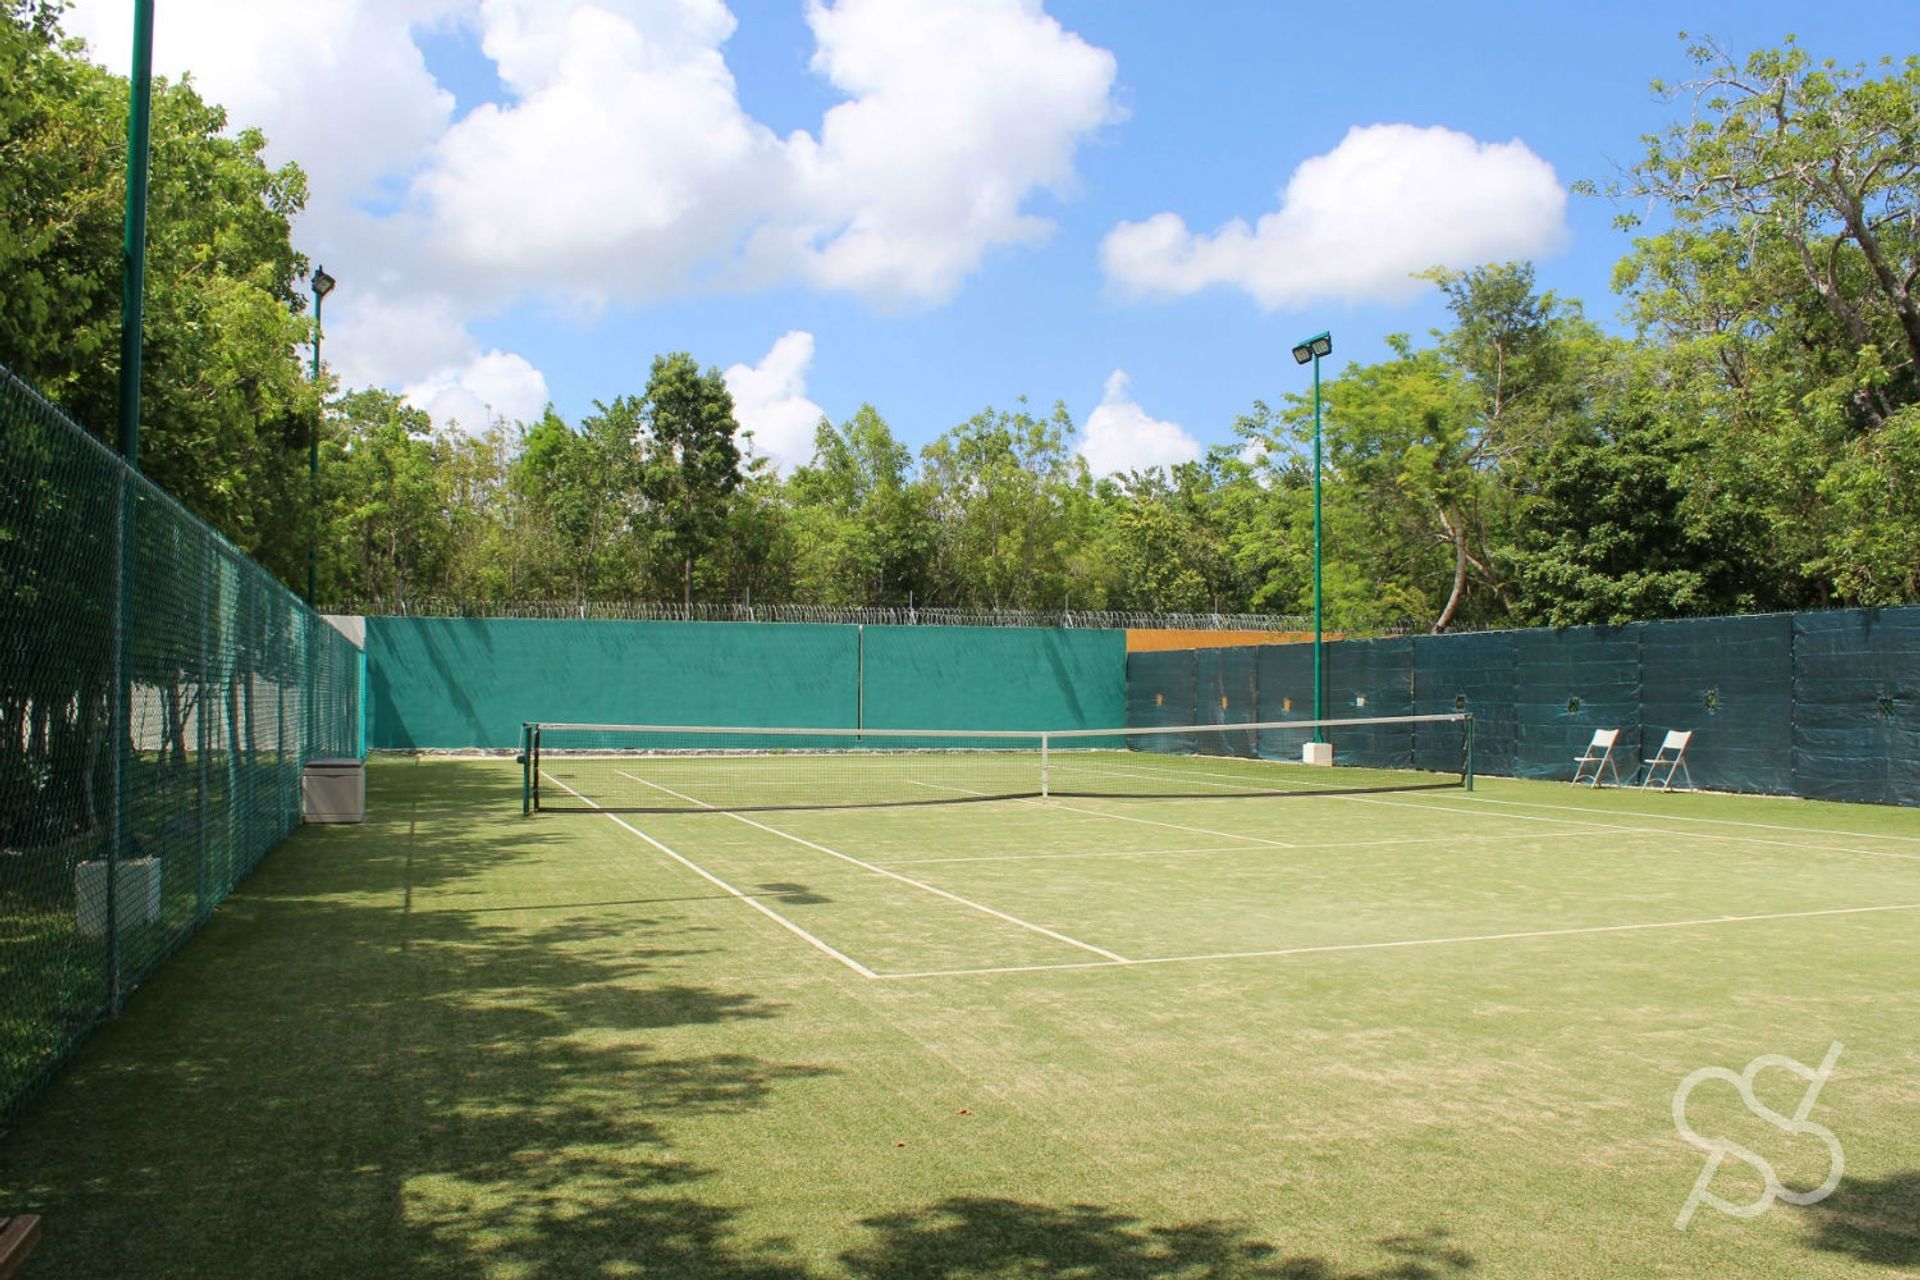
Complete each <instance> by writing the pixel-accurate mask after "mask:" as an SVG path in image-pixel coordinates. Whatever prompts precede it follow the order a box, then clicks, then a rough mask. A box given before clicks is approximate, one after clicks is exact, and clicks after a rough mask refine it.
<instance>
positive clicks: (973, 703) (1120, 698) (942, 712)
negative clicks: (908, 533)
mask: <svg viewBox="0 0 1920 1280" xmlns="http://www.w3.org/2000/svg"><path fill="white" fill-rule="evenodd" d="M1126 650H1127V639H1126V633H1125V632H1124V631H1091V630H1071V631H1069V630H1042V629H1037V628H1016V627H1004V628H1002V627H852V626H827V625H818V626H815V625H807V624H798V623H754V622H600V621H586V620H552V619H517V618H516V619H509V618H368V619H367V666H368V683H369V686H370V689H371V693H372V697H371V699H370V706H369V713H370V717H371V718H370V722H369V725H368V745H369V746H370V747H372V748H374V749H375V750H395V749H402V750H404V749H410V748H425V749H459V748H472V747H483V748H511V747H515V746H518V745H519V741H520V726H521V724H522V723H523V722H524V721H529V720H542V721H550V722H551V721H559V722H572V723H588V724H680V725H745V726H779V725H785V726H793V727H797V728H816V727H823V728H832V727H852V726H855V725H858V724H864V725H865V726H866V727H869V728H876V729H879V728H891V729H1110V728H1113V727H1115V726H1117V725H1121V724H1124V723H1125V722H1126V664H1127V652H1126Z"/></svg>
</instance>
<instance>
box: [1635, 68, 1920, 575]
mask: <svg viewBox="0 0 1920 1280" xmlns="http://www.w3.org/2000/svg"><path fill="white" fill-rule="evenodd" d="M1688 52H1689V55H1690V57H1691V58H1692V60H1693V61H1694V64H1695V67H1696V68H1697V74H1696V78H1694V79H1692V80H1690V81H1689V82H1687V83H1685V84H1682V85H1679V86H1677V87H1676V88H1675V90H1674V91H1673V94H1674V96H1676V97H1683V98H1686V99H1687V100H1688V101H1689V106H1690V111H1689V114H1688V119H1687V120H1686V121H1685V122H1684V123H1681V124H1677V125H1675V126H1674V127H1672V128H1671V129H1669V130H1668V131H1666V132H1665V133H1664V134H1661V135H1658V136H1655V137H1650V138H1648V139H1646V144H1647V153H1646V157H1645V158H1644V159H1643V160H1642V161H1641V163H1640V164H1638V165H1637V166H1635V167H1634V168H1633V169H1632V170H1631V171H1630V172H1628V173H1627V174H1626V175H1624V176H1623V177H1622V178H1621V179H1620V180H1619V181H1617V182H1616V183H1614V184H1613V185H1612V186H1611V188H1610V190H1611V191H1612V192H1613V193H1614V194H1616V195H1619V196H1622V197H1629V198H1633V199H1635V200H1637V201H1641V202H1652V203H1653V205H1654V206H1655V207H1656V208H1658V209H1660V210H1662V211H1664V212H1665V213H1667V214H1668V215H1669V216H1670V218H1671V220H1672V225H1671V226H1670V227H1669V228H1668V229H1666V230H1664V231H1662V232H1661V233H1660V234H1657V235H1648V236H1643V237H1642V238H1641V239H1639V240H1638V241H1636V243H1635V246H1634V251H1633V253H1632V254H1631V255H1630V256H1629V257H1628V258H1627V259H1626V260H1625V261H1624V262H1622V263H1621V265H1620V267H1619V269H1618V270H1617V272H1616V283H1617V285H1618V287H1619V288H1620V289H1621V290H1622V291H1623V292H1625V293H1626V294H1627V295H1628V297H1629V300H1630V302H1631V304H1632V315H1633V317H1634V318H1635V320H1636V321H1637V322H1638V324H1639V326H1640V331H1641V333H1642V335H1643V337H1644V338H1646V339H1648V340H1650V341H1651V343H1652V344H1653V345H1654V346H1655V347H1656V349H1657V350H1659V351H1660V353H1661V355H1662V359H1663V361H1664V363H1665V364H1666V366H1667V380H1668V384H1669V386H1670V388H1671V398H1672V401H1673V410H1674V412H1676V413H1677V414H1679V415H1681V416H1682V417H1685V418H1690V419H1693V420H1695V421H1698V422H1701V423H1706V424H1712V426H1713V428H1714V430H1715V433H1716V440H1715V452H1716V454H1720V455H1723V457H1722V458H1721V459H1719V460H1718V461H1717V463H1716V465H1717V466H1718V467H1720V468H1721V469H1723V470H1734V471H1737V472H1739V473H1740V474H1741V475H1742V476H1743V477H1744V478H1745V483H1746V484H1748V485H1751V486H1752V487H1754V488H1757V489H1759V490H1761V491H1763V492H1765V493H1767V494H1769V495H1770V498H1771V500H1770V502H1769V504H1768V507H1769V510H1768V517H1769V520H1770V522H1771V527H1772V540H1771V541H1772V550H1771V551H1770V552H1769V553H1768V554H1767V558H1768V560H1769V561H1770V563H1769V565H1768V566H1767V568H1768V571H1769V573H1770V576H1771V577H1773V578H1775V579H1777V580H1779V581H1782V582H1785V583H1788V584H1791V585H1792V586H1793V587H1794V596H1793V602H1794V603H1813V602H1821V601H1825V600H1828V599H1832V598H1835V597H1838V598H1839V599H1842V600H1859V601H1864V600H1868V599H1873V600H1876V601H1884V600H1886V599H1889V598H1899V599H1912V598H1915V597H1914V595H1913V593H1912V590H1911V588H1907V587H1903V586H1901V585H1900V584H1902V583H1907V582H1912V581H1913V580H1914V578H1915V566H1914V564H1913V562H1912V561H1911V560H1908V562H1907V563H1905V564H1900V563H1895V562H1892V561H1890V559H1889V557H1892V558H1894V559H1895V560H1897V559H1898V558H1899V557H1901V556H1904V555H1906V554H1907V553H1906V552H1902V551H1900V550H1899V549H1898V548H1899V547H1900V546H1902V545H1903V544H1902V540H1901V539H1900V538H1898V537H1897V536H1895V537H1888V536H1887V533H1886V530H1888V529H1889V528H1891V527H1892V526H1893V525H1894V524H1895V523H1896V522H1897V521H1898V520H1899V519H1900V518H1901V516H1900V507H1899V503H1900V498H1901V495H1903V494H1905V493H1908V492H1911V491H1912V490H1913V488H1914V487H1915V486H1916V485H1920V472H1916V471H1914V470H1913V469H1912V462H1913V458H1912V454H1911V451H1910V450H1909V449H1907V448H1906V447H1904V445H1903V443H1902V441H1901V439H1900V434H1901V429H1900V427H1899V426H1898V425H1897V424H1898V423H1899V421H1900V420H1901V416H1902V414H1903V413H1904V412H1905V411H1907V410H1908V409H1909V408H1910V407H1911V406H1913V405H1914V404H1916V402H1920V304H1917V303H1916V299H1915V296H1914V289H1915V284H1916V280H1917V279H1920V160H1916V156H1920V58H1913V57H1909V58H1907V59H1905V60H1904V61H1902V62H1898V63H1895V62H1894V61H1892V60H1891V59H1889V60H1885V61H1883V62H1882V63H1881V64H1880V66H1879V68H1878V69H1877V71H1875V72H1869V71H1868V70H1867V69H1865V68H1859V67H1856V68H1841V67H1838V66H1836V65H1835V64H1833V63H1831V62H1828V63H1819V64H1816V63H1815V62H1814V61H1813V60H1812V59H1811V58H1809V57H1808V56H1807V55H1806V54H1805V53H1804V52H1803V51H1802V50H1801V49H1799V48H1798V47H1797V46H1796V45H1795V44H1794V43H1793V42H1791V41H1789V42H1788V43H1787V44H1786V45H1785V46H1784V47H1782V48H1780V49H1770V50H1762V51H1760V52H1758V53H1755V54H1753V55H1751V56H1750V57H1747V58H1745V59H1735V58H1734V57H1732V56H1730V55H1729V54H1727V53H1726V52H1725V51H1724V50H1722V49H1721V48H1719V47H1718V46H1716V45H1714V44H1712V43H1711V42H1704V43H1700V44H1697V45H1695V46H1693V47H1691V48H1690V49H1689V50H1688ZM1656 87H1663V86H1656ZM1621 222H1622V224H1623V225H1625V226H1627V227H1628V228H1630V229H1637V228H1638V227H1639V225H1640V222H1639V218H1638V216H1637V215H1635V214H1629V215H1627V216H1625V217H1623V218H1622V219H1621ZM1875 495H1883V496H1880V497H1876V496H1875Z"/></svg>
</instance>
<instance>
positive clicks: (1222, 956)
mask: <svg viewBox="0 0 1920 1280" xmlns="http://www.w3.org/2000/svg"><path fill="white" fill-rule="evenodd" d="M1887 911H1920V902H1908V903H1901V904H1898V905H1894V906H1884V907H1831V908H1828V909H1826V910H1823V911H1780V912H1773V913H1771V914H1767V915H1752V916H1703V917H1701V918H1699V919H1697V920H1656V921H1651V922H1648V923H1644V924H1601V925H1583V926H1580V927H1577V928H1570V929H1528V930H1524V931H1519V932H1514V933H1482V934H1468V935H1461V936H1455V937H1444V938H1405V939H1399V940H1396V941H1391V942H1336V943H1328V944H1326V945H1322V946H1313V947H1278V948H1275V949H1274V950H1271V951H1216V952H1213V953H1211V954H1207V955H1191V956H1147V957H1145V958H1144V959H1138V960H1130V961H1128V962H1127V967H1129V968H1138V967H1139V966H1141V965H1150V964H1196V963H1199V962H1202V961H1208V960H1265V959H1278V958H1281V957H1285V956H1310V955H1326V954H1330V953H1332V952H1338V951H1388V950H1394V949H1397V948H1404V947H1443V946H1453V945H1457V944H1460V943H1470V942H1513V941H1520V940H1524V939H1529V938H1565V937H1572V936H1575V935H1578V934H1598V933H1635V932H1641V931H1644V930H1650V929H1692V928H1700V927H1703V926H1708V925H1721V924H1750V923H1754V922H1756V921H1768V920H1806V919H1811V918H1813V917H1817V916H1857V915H1868V914H1872V913H1875V912H1887ZM1116 967H1118V966H1116V965H1113V964H1111V963H1103V962H1101V961H1098V960H1081V961H1076V962H1074V963H1072V964H1012V965H999V966H995V967H993V968H983V969H926V970H922V971H920V972H917V973H887V974H881V975H879V976H880V978H881V980H882V981H891V980H894V979H899V978H963V977H974V976H980V975H987V974H999V973H1044V972H1048V971H1051V970H1055V969H1111V968H1116Z"/></svg>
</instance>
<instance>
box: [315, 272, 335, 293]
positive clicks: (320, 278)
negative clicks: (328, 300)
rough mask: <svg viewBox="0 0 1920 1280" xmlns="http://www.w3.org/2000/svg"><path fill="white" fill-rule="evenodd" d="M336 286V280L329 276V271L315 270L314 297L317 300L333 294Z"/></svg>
mask: <svg viewBox="0 0 1920 1280" xmlns="http://www.w3.org/2000/svg"><path fill="white" fill-rule="evenodd" d="M334 284H335V281H334V278H333V277H332V276H330V275H328V274H327V269H326V268H325V267H315V268H314V269H313V296H314V297H316V298H324V297H326V296H327V295H328V294H330V293H332V292H333V286H334Z"/></svg>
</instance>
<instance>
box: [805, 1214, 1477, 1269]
mask: <svg viewBox="0 0 1920 1280" xmlns="http://www.w3.org/2000/svg"><path fill="white" fill-rule="evenodd" d="M862 1225H864V1226H866V1227H868V1228H870V1229H872V1230H873V1231H874V1232H876V1233H877V1238H876V1239H875V1240H874V1241H873V1242H872V1243H870V1244H868V1245H866V1246H863V1247H861V1248H857V1249H854V1250H850V1251H849V1252H847V1253H845V1254H843V1255H841V1261H842V1262H843V1263H844V1264H845V1265H846V1267H847V1269H848V1270H849V1271H851V1272H852V1273H853V1274H854V1275H855V1276H857V1277H861V1278H862V1280H960V1278H962V1277H966V1278H968V1280H971V1278H973V1277H979V1276H1006V1277H1081V1276H1100V1277H1103V1278H1104V1277H1130V1278H1138V1280H1159V1278H1161V1277H1165V1278H1167V1280H1172V1278H1174V1277H1178V1278H1179V1280H1230V1278H1231V1280H1441V1278H1442V1277H1446V1276H1460V1275H1465V1274H1466V1273H1468V1272H1469V1271H1471V1270H1472V1269H1473V1268H1474V1265H1475V1263H1474V1258H1473V1256H1472V1255H1471V1254H1469V1253H1467V1252H1465V1251H1464V1250H1462V1249H1460V1248H1459V1247H1457V1246H1455V1245H1453V1244H1451V1243H1449V1241H1448V1238H1447V1235H1446V1233H1445V1232H1443V1231H1438V1230H1434V1231H1430V1232H1427V1233H1424V1234H1421V1235H1419V1236H1390V1237H1387V1238H1385V1239H1382V1240H1379V1241H1377V1242H1375V1248H1376V1250H1377V1251H1378V1252H1380V1253H1382V1254H1384V1255H1386V1256H1385V1257H1384V1258H1383V1259H1382V1260H1381V1261H1380V1262H1379V1263H1378V1264H1377V1265H1374V1266H1370V1267H1362V1268H1359V1269H1354V1268H1351V1267H1347V1266H1343V1265H1341V1264H1339V1263H1335V1262H1332V1261H1329V1260H1327V1259H1325V1258H1318V1257H1307V1256H1304V1255H1298V1254H1294V1255H1289V1254H1287V1253H1286V1252H1285V1251H1283V1250H1282V1249H1280V1248H1279V1247H1278V1246H1276V1245H1273V1244H1271V1243H1268V1242H1267V1241H1264V1240H1262V1239H1260V1238H1259V1237H1257V1236H1255V1235H1253V1234H1251V1233H1250V1232H1249V1231H1248V1230H1247V1229H1246V1228H1244V1227H1243V1226H1240V1225H1238V1224H1235V1223H1231V1222H1190V1223H1183V1224H1180V1225H1177V1226H1154V1225H1150V1224H1148V1223H1146V1222H1144V1221H1143V1220H1142V1219H1140V1218H1138V1217H1134V1216H1132V1215H1129V1214H1125V1213H1121V1212H1119V1211H1117V1210H1115V1209H1112V1208H1108V1207H1104V1206H1100V1205H1088V1204H1076V1205H1069V1206H1066V1207H1058V1206H1052V1205H1039V1204H1030V1203H1026V1202H1023V1201H1018V1200H1007V1199H997V1198H978V1197H957V1198H954V1199H950V1200H943V1201H941V1202H940V1203H938V1204H936V1205H932V1206H929V1207H928V1208H925V1209H921V1210H917V1211H915V1212H912V1213H904V1214H895V1215H890V1216H886V1217H880V1218H872V1219H868V1220H866V1221H865V1222H864V1223H863V1224H862Z"/></svg>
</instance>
